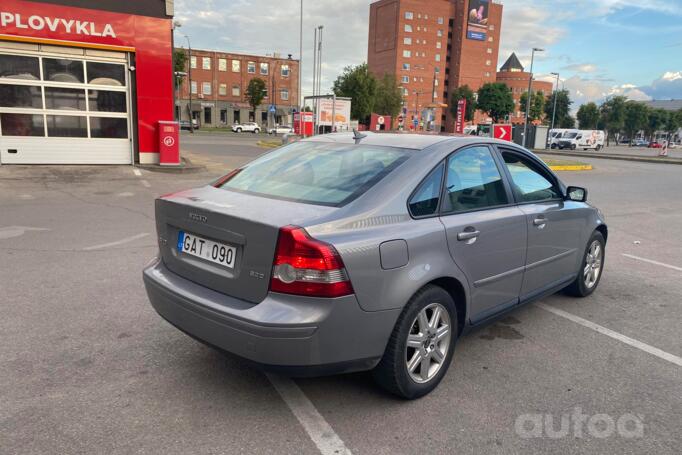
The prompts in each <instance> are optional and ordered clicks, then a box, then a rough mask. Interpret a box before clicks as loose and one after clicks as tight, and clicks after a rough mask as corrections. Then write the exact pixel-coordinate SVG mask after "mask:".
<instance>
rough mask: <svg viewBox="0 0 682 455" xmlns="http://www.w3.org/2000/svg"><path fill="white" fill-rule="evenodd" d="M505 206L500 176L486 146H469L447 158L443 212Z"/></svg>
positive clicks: (502, 183)
mask: <svg viewBox="0 0 682 455" xmlns="http://www.w3.org/2000/svg"><path fill="white" fill-rule="evenodd" d="M508 203H509V200H508V198H507V191H506V190H505V187H504V182H503V181H502V176H501V175H500V171H499V169H498V168H497V164H495V160H494V159H493V156H492V154H491V153H490V149H489V148H488V147H486V146H476V147H470V148H467V149H465V150H462V151H460V152H457V153H455V154H454V155H452V156H451V157H450V159H449V160H448V167H447V175H446V196H445V201H444V211H446V212H449V213H453V212H455V213H456V212H465V211H469V210H480V209H484V208H488V207H495V206H499V205H505V204H508Z"/></svg>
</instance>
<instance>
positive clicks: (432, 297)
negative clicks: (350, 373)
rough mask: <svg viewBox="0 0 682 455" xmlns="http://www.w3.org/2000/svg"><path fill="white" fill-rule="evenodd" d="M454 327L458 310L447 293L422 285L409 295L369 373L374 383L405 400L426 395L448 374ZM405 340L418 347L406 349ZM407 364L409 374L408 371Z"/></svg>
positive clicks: (439, 288)
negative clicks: (380, 355)
mask: <svg viewBox="0 0 682 455" xmlns="http://www.w3.org/2000/svg"><path fill="white" fill-rule="evenodd" d="M436 310H438V315H436ZM434 320H435V322H434ZM425 324H426V325H427V327H426V329H425V328H424V325H425ZM445 327H447V329H448V330H447V332H446V331H445V330H444V328H445ZM457 328H458V325H457V309H456V307H455V302H454V301H453V300H452V297H451V296H450V294H448V293H447V292H446V291H445V290H444V289H443V288H441V287H438V286H433V285H427V286H425V287H424V288H422V289H421V290H420V291H419V292H417V293H416V294H415V295H414V296H412V298H411V299H410V301H409V302H408V303H407V305H405V308H404V309H403V311H402V313H401V314H400V317H399V318H398V322H396V325H395V327H394V329H393V332H392V333H391V337H390V339H389V341H388V345H387V347H386V350H385V351H384V355H383V357H382V358H381V361H380V362H379V364H378V365H377V366H376V368H374V370H373V371H372V375H373V376H374V379H375V381H376V382H377V383H378V384H379V385H380V386H381V387H382V388H384V389H385V390H387V391H388V392H390V393H392V394H394V395H397V396H399V397H402V398H405V399H410V400H412V399H415V398H419V397H422V396H424V395H426V394H428V393H429V392H431V391H432V390H433V389H435V388H436V387H437V386H438V384H439V383H440V381H441V380H442V379H443V377H444V376H445V374H446V373H447V370H448V368H449V366H450V362H451V361H452V355H453V352H454V349H455V342H456V339H457V335H458V333H457V332H458V330H457ZM415 331H418V332H416V333H415ZM439 337H440V341H439ZM408 338H410V341H411V343H412V344H419V345H420V347H419V348H416V347H414V346H408ZM421 359H425V361H422V360H421ZM410 364H412V367H413V368H412V372H410V371H409V368H410ZM423 367H425V368H424V369H422V368H423ZM415 378H418V379H415Z"/></svg>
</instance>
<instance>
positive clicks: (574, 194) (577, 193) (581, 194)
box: [566, 186, 587, 202]
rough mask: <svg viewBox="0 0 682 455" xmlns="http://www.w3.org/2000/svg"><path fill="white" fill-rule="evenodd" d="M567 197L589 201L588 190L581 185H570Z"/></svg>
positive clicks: (576, 200) (570, 199) (578, 200)
mask: <svg viewBox="0 0 682 455" xmlns="http://www.w3.org/2000/svg"><path fill="white" fill-rule="evenodd" d="M566 199H567V200H569V201H575V202H585V201H587V190H586V189H585V188H580V187H579V186H569V187H568V188H566Z"/></svg>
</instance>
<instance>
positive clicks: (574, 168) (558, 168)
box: [549, 164, 594, 171]
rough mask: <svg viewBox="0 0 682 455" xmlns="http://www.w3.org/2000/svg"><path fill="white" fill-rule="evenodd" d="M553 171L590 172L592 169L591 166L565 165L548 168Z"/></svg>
mask: <svg viewBox="0 0 682 455" xmlns="http://www.w3.org/2000/svg"><path fill="white" fill-rule="evenodd" d="M549 168H550V169H551V170H553V171H591V170H593V169H594V168H593V167H592V165H591V164H567V165H556V166H550V167H549Z"/></svg>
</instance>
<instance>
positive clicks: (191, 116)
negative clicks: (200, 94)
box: [185, 35, 198, 134]
mask: <svg viewBox="0 0 682 455" xmlns="http://www.w3.org/2000/svg"><path fill="white" fill-rule="evenodd" d="M185 39H186V40H187V49H188V51H189V62H188V64H187V68H188V69H187V79H188V80H189V104H188V107H189V132H190V133H192V134H194V113H193V112H192V43H190V41H189V36H187V35H185ZM197 90H198V89H197Z"/></svg>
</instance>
